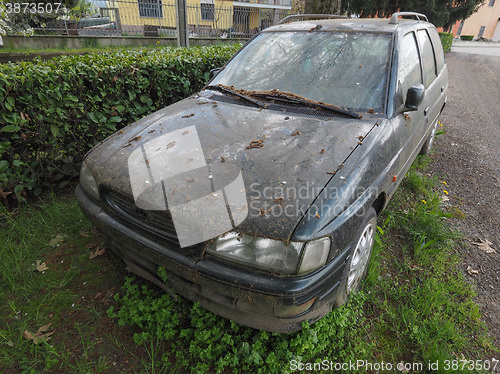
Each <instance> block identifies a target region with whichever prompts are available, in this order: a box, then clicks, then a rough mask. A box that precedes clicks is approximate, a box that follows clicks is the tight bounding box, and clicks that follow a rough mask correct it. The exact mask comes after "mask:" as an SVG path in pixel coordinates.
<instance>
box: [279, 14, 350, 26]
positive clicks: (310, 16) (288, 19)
mask: <svg viewBox="0 0 500 374" xmlns="http://www.w3.org/2000/svg"><path fill="white" fill-rule="evenodd" d="M306 18H307V19H313V20H317V19H324V18H325V19H328V18H330V19H336V18H349V17H347V16H341V15H338V14H292V15H290V16H287V17H285V18H283V19H282V20H281V21H279V23H278V25H282V24H284V23H289V22H294V21H295V20H299V21H302V20H305V19H306Z"/></svg>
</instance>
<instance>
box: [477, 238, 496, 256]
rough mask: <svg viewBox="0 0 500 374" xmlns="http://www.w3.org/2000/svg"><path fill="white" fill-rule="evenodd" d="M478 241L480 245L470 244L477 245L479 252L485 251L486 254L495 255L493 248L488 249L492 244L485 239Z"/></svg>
mask: <svg viewBox="0 0 500 374" xmlns="http://www.w3.org/2000/svg"><path fill="white" fill-rule="evenodd" d="M479 241H480V243H476V242H472V244H475V245H477V247H478V248H479V249H480V250H481V251H485V252H486V253H495V252H496V251H495V250H494V249H493V248H491V247H490V246H491V245H492V244H493V243H492V242H490V241H489V240H488V239H486V240H483V239H479Z"/></svg>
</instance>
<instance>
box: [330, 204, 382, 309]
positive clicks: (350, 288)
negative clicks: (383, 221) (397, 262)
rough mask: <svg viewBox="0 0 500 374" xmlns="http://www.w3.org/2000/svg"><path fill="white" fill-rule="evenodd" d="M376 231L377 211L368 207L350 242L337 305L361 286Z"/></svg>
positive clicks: (342, 302) (344, 301)
mask: <svg viewBox="0 0 500 374" xmlns="http://www.w3.org/2000/svg"><path fill="white" fill-rule="evenodd" d="M376 231H377V213H376V212H375V209H373V208H372V207H370V209H369V210H368V212H367V213H366V215H365V217H364V219H363V222H362V224H361V225H360V226H359V228H358V230H357V232H356V236H355V237H354V240H353V242H352V245H351V248H352V250H351V253H350V255H349V259H348V260H347V263H346V267H345V270H344V273H343V274H342V281H341V283H340V292H339V294H338V296H337V305H342V304H345V303H346V302H347V300H348V299H349V296H350V295H351V294H352V293H353V292H356V291H358V290H359V288H360V287H361V283H362V282H361V281H362V280H363V279H364V278H365V277H366V274H367V272H368V265H369V263H370V258H371V254H372V250H373V244H374V243H375V234H376Z"/></svg>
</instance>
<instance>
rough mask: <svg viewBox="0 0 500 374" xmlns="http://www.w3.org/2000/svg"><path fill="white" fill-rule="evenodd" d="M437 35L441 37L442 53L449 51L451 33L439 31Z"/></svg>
mask: <svg viewBox="0 0 500 374" xmlns="http://www.w3.org/2000/svg"><path fill="white" fill-rule="evenodd" d="M439 37H440V38H441V44H442V45H443V50H444V53H448V52H450V51H451V45H452V44H453V34H452V33H450V32H440V33H439Z"/></svg>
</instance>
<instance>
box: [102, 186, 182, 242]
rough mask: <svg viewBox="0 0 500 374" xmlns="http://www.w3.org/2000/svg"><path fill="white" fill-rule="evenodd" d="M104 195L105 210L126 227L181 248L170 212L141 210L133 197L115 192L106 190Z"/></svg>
mask: <svg viewBox="0 0 500 374" xmlns="http://www.w3.org/2000/svg"><path fill="white" fill-rule="evenodd" d="M102 195H103V200H104V202H105V204H104V209H105V210H106V211H107V212H108V213H110V214H111V215H113V216H114V217H116V218H118V219H119V220H120V222H122V223H124V224H125V225H126V226H134V227H136V228H138V229H140V230H142V231H147V232H148V233H150V234H153V235H154V236H155V237H157V238H161V239H163V240H167V241H168V242H170V243H173V244H175V245H177V246H179V240H178V238H177V234H176V231H175V226H174V222H173V220H172V216H171V215H170V213H169V211H168V210H166V211H158V210H144V209H140V208H138V207H137V206H136V204H135V201H134V199H133V198H132V197H131V196H127V195H124V194H122V193H119V192H117V191H113V190H105V191H104V192H103V194H102Z"/></svg>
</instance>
